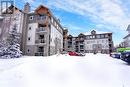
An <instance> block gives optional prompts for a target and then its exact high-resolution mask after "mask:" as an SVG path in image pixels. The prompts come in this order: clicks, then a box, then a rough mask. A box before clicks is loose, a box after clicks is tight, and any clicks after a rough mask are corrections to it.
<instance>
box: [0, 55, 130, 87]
mask: <svg viewBox="0 0 130 87" xmlns="http://www.w3.org/2000/svg"><path fill="white" fill-rule="evenodd" d="M129 77H130V66H128V65H127V64H126V63H124V62H123V61H121V60H117V59H112V58H111V57H109V56H108V55H105V54H97V55H93V54H86V56H85V57H74V56H69V55H59V56H57V55H54V56H51V57H23V58H18V59H0V87H123V86H124V87H130V78H129Z"/></svg>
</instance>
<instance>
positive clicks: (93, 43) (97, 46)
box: [85, 39, 109, 53]
mask: <svg viewBox="0 0 130 87" xmlns="http://www.w3.org/2000/svg"><path fill="white" fill-rule="evenodd" d="M85 51H86V52H93V51H98V52H103V51H106V53H108V51H109V41H108V39H91V40H85Z"/></svg>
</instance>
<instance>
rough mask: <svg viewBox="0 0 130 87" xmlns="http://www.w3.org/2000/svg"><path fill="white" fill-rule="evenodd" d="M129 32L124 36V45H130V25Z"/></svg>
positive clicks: (129, 26)
mask: <svg viewBox="0 0 130 87" xmlns="http://www.w3.org/2000/svg"><path fill="white" fill-rule="evenodd" d="M126 31H127V32H128V34H127V35H126V36H125V37H124V38H123V44H122V45H123V47H130V25H128V27H127V30H126Z"/></svg>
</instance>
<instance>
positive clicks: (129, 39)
mask: <svg viewBox="0 0 130 87" xmlns="http://www.w3.org/2000/svg"><path fill="white" fill-rule="evenodd" d="M124 43H125V45H124V46H125V47H130V36H129V37H126V38H125V39H124Z"/></svg>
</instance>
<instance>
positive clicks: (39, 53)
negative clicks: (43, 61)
mask: <svg viewBox="0 0 130 87" xmlns="http://www.w3.org/2000/svg"><path fill="white" fill-rule="evenodd" d="M35 56H44V52H37V53H35Z"/></svg>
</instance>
